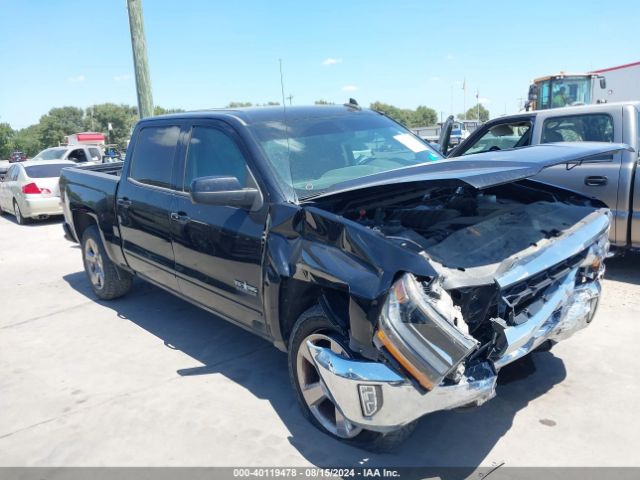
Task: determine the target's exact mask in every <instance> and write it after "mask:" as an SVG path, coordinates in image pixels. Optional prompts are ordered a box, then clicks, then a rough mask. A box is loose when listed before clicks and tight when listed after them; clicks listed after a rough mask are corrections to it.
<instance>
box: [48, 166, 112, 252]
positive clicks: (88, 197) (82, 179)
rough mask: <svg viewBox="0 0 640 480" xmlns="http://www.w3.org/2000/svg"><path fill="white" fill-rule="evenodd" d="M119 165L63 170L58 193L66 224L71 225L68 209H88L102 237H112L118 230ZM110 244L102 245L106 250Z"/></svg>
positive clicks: (71, 220)
mask: <svg viewBox="0 0 640 480" xmlns="http://www.w3.org/2000/svg"><path fill="white" fill-rule="evenodd" d="M122 166H123V164H122V163H119V164H102V165H90V166H89V165H88V166H86V167H69V168H64V169H63V170H62V173H61V174H60V196H61V200H62V204H63V210H64V214H65V220H66V222H67V223H68V224H69V225H71V226H73V224H74V218H73V215H72V213H71V212H74V211H76V212H78V211H82V212H87V213H89V214H90V215H91V216H93V217H94V218H95V219H96V220H97V221H98V224H99V227H100V228H101V230H102V231H103V234H104V235H105V238H108V239H111V238H113V235H114V234H115V233H116V229H117V226H116V225H117V221H116V192H117V191H118V182H119V181H120V174H121V172H122ZM76 240H78V241H79V240H80V239H79V238H78V239H76ZM116 243H117V242H116ZM111 247H112V246H111V245H109V244H108V245H105V248H107V249H109V248H111ZM115 248H119V246H116V247H115Z"/></svg>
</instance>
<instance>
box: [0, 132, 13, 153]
mask: <svg viewBox="0 0 640 480" xmlns="http://www.w3.org/2000/svg"><path fill="white" fill-rule="evenodd" d="M13 135H14V132H13V128H11V125H9V124H8V123H0V159H4V158H9V155H10V154H11V151H12V150H13V145H12V139H13Z"/></svg>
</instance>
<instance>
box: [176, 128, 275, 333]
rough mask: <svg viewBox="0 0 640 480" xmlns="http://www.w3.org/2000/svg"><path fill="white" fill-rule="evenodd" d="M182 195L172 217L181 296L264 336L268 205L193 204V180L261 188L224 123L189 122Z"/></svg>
mask: <svg viewBox="0 0 640 480" xmlns="http://www.w3.org/2000/svg"><path fill="white" fill-rule="evenodd" d="M183 150H184V152H185V154H184V155H183V165H184V167H183V168H182V171H181V172H180V175H181V179H180V182H179V184H180V189H181V192H180V193H179V194H177V195H176V197H175V202H174V206H173V211H172V214H171V215H172V220H171V222H172V232H173V242H174V243H173V246H174V252H175V260H176V275H177V278H178V284H179V286H180V289H181V291H182V293H183V294H184V295H185V296H187V297H189V298H190V299H192V300H194V301H196V302H197V303H199V304H202V305H204V306H206V307H208V308H210V309H212V310H214V311H216V312H218V313H220V314H222V315H224V316H225V317H227V318H231V319H233V320H237V321H239V322H240V323H242V324H244V325H247V326H250V327H251V328H252V329H254V330H257V331H259V332H260V331H261V332H264V331H265V327H264V320H263V316H262V313H261V312H262V268H261V264H262V236H263V233H264V226H265V222H266V215H267V209H266V205H264V202H263V205H259V206H258V207H256V209H255V210H252V209H243V208H238V207H231V206H218V205H204V204H197V203H193V202H192V200H191V198H190V196H189V191H190V185H191V182H192V181H193V180H194V179H195V178H200V177H211V176H232V177H236V178H237V179H238V180H239V182H240V185H242V186H243V187H249V186H251V187H255V188H259V186H258V185H257V184H256V181H255V177H254V176H253V175H252V173H251V169H250V165H249V162H248V159H249V156H248V154H247V153H246V151H245V150H244V149H243V145H242V141H241V140H240V138H239V137H238V136H237V134H236V133H235V131H234V130H233V129H232V128H231V127H230V126H228V125H227V124H225V123H224V122H220V121H214V120H207V121H205V120H203V121H199V122H193V123H191V125H190V128H189V130H188V131H187V133H186V134H185V136H184V148H183Z"/></svg>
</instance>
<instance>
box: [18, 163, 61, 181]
mask: <svg viewBox="0 0 640 480" xmlns="http://www.w3.org/2000/svg"><path fill="white" fill-rule="evenodd" d="M70 166H72V165H71V164H66V163H52V164H49V165H32V166H31V167H25V170H26V171H27V176H28V177H29V178H55V177H59V176H60V172H61V171H62V169H63V168H64V167H70Z"/></svg>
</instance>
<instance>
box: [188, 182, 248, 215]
mask: <svg viewBox="0 0 640 480" xmlns="http://www.w3.org/2000/svg"><path fill="white" fill-rule="evenodd" d="M259 198H260V192H258V189H256V188H242V186H241V185H240V181H239V180H238V179H237V178H236V177H218V176H216V177H200V178H196V179H194V180H193V181H192V182H191V201H192V202H193V203H203V204H206V205H219V206H224V207H239V208H246V209H250V208H252V207H254V206H255V205H256V203H257V201H258V199H259Z"/></svg>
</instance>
